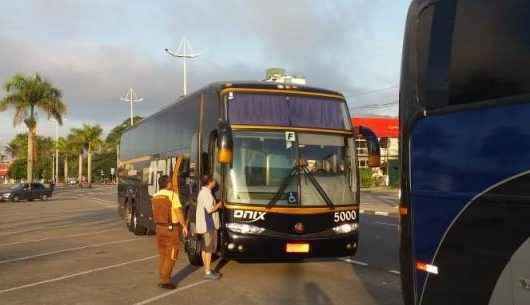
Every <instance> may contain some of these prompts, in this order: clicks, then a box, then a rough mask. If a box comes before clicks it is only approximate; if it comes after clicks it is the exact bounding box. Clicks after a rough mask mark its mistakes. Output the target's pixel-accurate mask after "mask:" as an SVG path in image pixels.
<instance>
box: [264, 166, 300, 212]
mask: <svg viewBox="0 0 530 305" xmlns="http://www.w3.org/2000/svg"><path fill="white" fill-rule="evenodd" d="M295 173H296V174H298V165H296V164H295V165H294V166H293V168H291V171H290V172H289V175H288V176H287V177H285V178H284V179H283V181H282V183H281V184H280V187H279V188H278V191H276V194H274V196H273V197H272V199H271V201H269V203H267V208H270V207H272V206H273V205H275V204H276V202H278V200H280V198H282V195H283V192H285V189H286V188H287V187H288V186H289V184H290V183H291V180H292V179H293V177H294V176H296V175H295Z"/></svg>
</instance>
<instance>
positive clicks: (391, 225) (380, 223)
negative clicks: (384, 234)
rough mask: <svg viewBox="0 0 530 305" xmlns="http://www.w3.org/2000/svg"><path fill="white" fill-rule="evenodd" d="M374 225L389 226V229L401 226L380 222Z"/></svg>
mask: <svg viewBox="0 0 530 305" xmlns="http://www.w3.org/2000/svg"><path fill="white" fill-rule="evenodd" d="M374 223H375V224H378V225H383V226H389V227H396V228H399V225H398V224H395V223H388V222H380V221H375V222H374Z"/></svg>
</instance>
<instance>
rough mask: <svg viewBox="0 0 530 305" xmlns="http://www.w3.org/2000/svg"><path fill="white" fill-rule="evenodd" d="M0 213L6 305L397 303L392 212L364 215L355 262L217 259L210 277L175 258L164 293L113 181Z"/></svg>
mask: <svg viewBox="0 0 530 305" xmlns="http://www.w3.org/2000/svg"><path fill="white" fill-rule="evenodd" d="M385 196H387V195H385ZM375 197H377V196H375ZM372 199H373V198H372ZM0 215H2V217H1V218H0V300H1V301H0V303H1V304H5V305H9V304H24V305H30V304H54V305H55V304H111V305H112V304H216V305H222V304H234V305H237V304H245V305H247V304H274V305H276V304H278V305H282V304H289V305H291V304H315V305H331V304H336V305H339V304H385V305H387V304H388V305H399V304H402V301H401V291H400V278H399V271H398V270H399V266H398V253H397V251H398V243H399V240H398V225H397V223H398V219H397V218H395V217H386V216H378V215H369V214H363V215H362V218H361V231H360V234H361V240H360V249H359V252H358V254H357V255H356V257H354V258H353V259H337V260H325V261H322V260H320V261H308V262H300V263H240V262H236V261H228V262H225V261H218V262H216V264H217V267H218V268H219V270H220V271H221V273H223V278H222V279H221V280H219V281H208V280H203V278H202V272H201V270H199V269H196V268H195V267H191V266H190V265H188V263H187V260H186V258H185V257H184V256H182V255H181V256H180V258H179V259H178V261H177V264H176V266H175V269H174V273H173V282H175V283H177V285H178V288H177V289H176V290H172V291H167V290H163V289H160V288H158V287H157V285H156V284H157V280H158V274H157V266H158V257H157V252H156V248H155V244H154V237H153V236H134V235H132V234H131V233H130V232H128V231H127V229H126V228H125V225H124V224H123V222H122V220H121V219H120V218H119V217H118V215H117V206H116V188H115V187H114V186H95V187H94V188H91V189H78V188H75V187H65V188H59V189H58V191H57V193H56V195H55V196H54V197H53V198H52V199H51V200H48V201H33V202H17V203H11V202H0Z"/></svg>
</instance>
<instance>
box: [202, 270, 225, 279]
mask: <svg viewBox="0 0 530 305" xmlns="http://www.w3.org/2000/svg"><path fill="white" fill-rule="evenodd" d="M220 277H221V275H219V273H216V272H214V271H208V272H206V273H205V274H204V278H205V279H208V280H218V279H219V278H220Z"/></svg>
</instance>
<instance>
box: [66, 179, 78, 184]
mask: <svg viewBox="0 0 530 305" xmlns="http://www.w3.org/2000/svg"><path fill="white" fill-rule="evenodd" d="M68 184H69V185H75V184H77V179H70V180H68Z"/></svg>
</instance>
